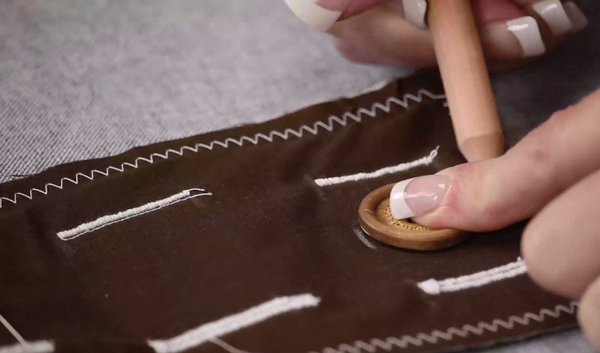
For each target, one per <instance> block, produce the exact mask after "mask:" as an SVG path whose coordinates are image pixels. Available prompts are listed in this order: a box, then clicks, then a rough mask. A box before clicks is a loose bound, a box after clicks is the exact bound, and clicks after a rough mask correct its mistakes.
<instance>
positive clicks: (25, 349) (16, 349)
mask: <svg viewBox="0 0 600 353" xmlns="http://www.w3.org/2000/svg"><path fill="white" fill-rule="evenodd" d="M52 352H54V344H53V343H52V342H49V341H35V342H25V343H17V344H15V345H12V346H4V347H0V353H52Z"/></svg>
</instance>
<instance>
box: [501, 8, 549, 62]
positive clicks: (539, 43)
mask: <svg viewBox="0 0 600 353" xmlns="http://www.w3.org/2000/svg"><path fill="white" fill-rule="evenodd" d="M506 26H507V27H508V30H509V31H511V32H512V33H513V34H514V35H515V37H517V39H518V40H519V43H521V47H522V48H523V56H524V57H530V56H538V55H542V54H544V53H545V52H546V46H545V45H544V41H543V40H542V34H541V33H540V28H539V27H538V24H537V21H536V20H535V19H534V18H533V17H531V16H526V17H521V18H517V19H514V20H511V21H508V22H506Z"/></svg>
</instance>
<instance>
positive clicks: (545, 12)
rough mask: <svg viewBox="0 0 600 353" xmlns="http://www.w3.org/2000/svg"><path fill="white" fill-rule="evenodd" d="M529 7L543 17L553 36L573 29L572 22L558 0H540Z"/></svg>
mask: <svg viewBox="0 0 600 353" xmlns="http://www.w3.org/2000/svg"><path fill="white" fill-rule="evenodd" d="M531 8H532V9H533V11H535V12H537V14H538V15H540V17H541V18H543V19H544V22H546V23H547V24H548V26H549V27H550V30H551V31H552V34H553V35H554V36H555V37H559V36H562V35H565V34H567V33H569V32H571V31H572V30H573V24H572V23H571V20H570V19H569V16H567V13H566V12H565V8H564V7H563V5H562V3H561V2H560V0H544V1H540V2H538V3H535V4H534V5H533V6H531Z"/></svg>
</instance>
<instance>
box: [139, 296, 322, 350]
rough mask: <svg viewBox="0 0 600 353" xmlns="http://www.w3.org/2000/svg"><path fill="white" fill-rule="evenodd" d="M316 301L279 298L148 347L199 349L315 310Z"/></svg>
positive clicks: (306, 297)
mask: <svg viewBox="0 0 600 353" xmlns="http://www.w3.org/2000/svg"><path fill="white" fill-rule="evenodd" d="M319 301H320V299H319V298H317V297H315V296H313V295H312V294H302V295H296V296H291V297H279V298H275V299H273V300H271V301H268V302H266V303H263V304H260V305H258V306H255V307H253V308H250V309H248V310H245V311H243V312H241V313H238V314H234V315H231V316H227V317H224V318H222V319H220V320H217V321H213V322H210V323H208V324H204V325H202V326H199V327H197V328H195V329H192V330H190V331H187V332H185V333H183V334H181V335H179V336H177V337H173V338H171V339H167V340H150V341H148V345H150V346H151V347H152V348H154V350H155V351H156V352H157V353H177V352H182V351H185V350H187V349H190V348H193V347H196V346H199V345H201V344H203V343H206V342H208V341H209V340H211V339H214V338H215V337H221V336H224V335H226V334H228V333H231V332H234V331H238V330H241V329H243V328H245V327H248V326H251V325H254V324H257V323H259V322H261V321H264V320H266V319H268V318H271V317H273V316H276V315H280V314H283V313H286V312H289V311H293V310H299V309H303V308H308V307H315V306H317V305H318V304H319Z"/></svg>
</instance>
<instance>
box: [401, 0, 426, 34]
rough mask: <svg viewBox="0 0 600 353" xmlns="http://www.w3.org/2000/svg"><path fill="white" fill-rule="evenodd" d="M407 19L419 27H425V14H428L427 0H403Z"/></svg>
mask: <svg viewBox="0 0 600 353" xmlns="http://www.w3.org/2000/svg"><path fill="white" fill-rule="evenodd" d="M402 5H403V6H404V16H405V17H406V20H407V21H408V22H410V23H412V24H413V25H415V26H417V27H418V28H422V29H425V28H427V24H426V22H425V15H426V14H427V0H402Z"/></svg>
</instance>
